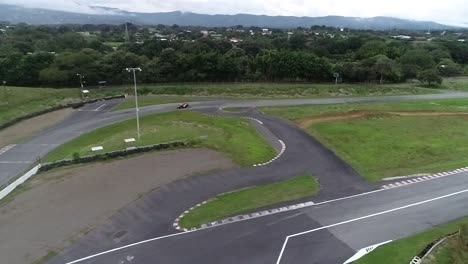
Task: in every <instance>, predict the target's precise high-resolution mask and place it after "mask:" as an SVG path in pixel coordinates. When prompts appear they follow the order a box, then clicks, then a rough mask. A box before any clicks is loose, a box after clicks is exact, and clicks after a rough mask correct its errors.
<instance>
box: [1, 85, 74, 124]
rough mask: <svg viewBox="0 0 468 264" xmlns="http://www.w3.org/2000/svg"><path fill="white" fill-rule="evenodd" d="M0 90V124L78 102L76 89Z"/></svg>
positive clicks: (10, 88) (20, 88)
mask: <svg viewBox="0 0 468 264" xmlns="http://www.w3.org/2000/svg"><path fill="white" fill-rule="evenodd" d="M7 89H8V90H7V91H5V90H3V88H0V98H1V101H0V124H4V123H6V122H8V121H11V120H13V119H15V118H18V117H22V116H25V115H28V114H31V113H34V112H39V111H42V110H45V109H47V108H50V107H54V106H57V105H60V104H66V103H71V102H75V101H78V100H79V99H80V92H79V90H78V89H50V88H24V87H7Z"/></svg>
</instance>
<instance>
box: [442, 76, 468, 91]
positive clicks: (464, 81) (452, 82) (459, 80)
mask: <svg viewBox="0 0 468 264" xmlns="http://www.w3.org/2000/svg"><path fill="white" fill-rule="evenodd" d="M442 88H445V89H451V90H459V91H468V76H463V77H452V78H445V79H444V82H443V84H442Z"/></svg>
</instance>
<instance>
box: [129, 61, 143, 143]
mask: <svg viewBox="0 0 468 264" xmlns="http://www.w3.org/2000/svg"><path fill="white" fill-rule="evenodd" d="M126 70H127V71H128V72H133V85H134V88H135V114H136V120H137V134H138V140H140V115H139V111H140V109H139V108H138V92H137V85H136V73H135V72H136V71H140V72H141V68H126Z"/></svg>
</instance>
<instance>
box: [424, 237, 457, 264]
mask: <svg viewBox="0 0 468 264" xmlns="http://www.w3.org/2000/svg"><path fill="white" fill-rule="evenodd" d="M453 241H454V238H448V239H447V240H445V241H444V242H442V244H440V245H439V246H438V247H437V248H435V249H434V251H433V252H432V253H431V255H429V256H428V257H427V258H426V260H425V262H424V263H425V264H453V261H452V247H451V243H453Z"/></svg>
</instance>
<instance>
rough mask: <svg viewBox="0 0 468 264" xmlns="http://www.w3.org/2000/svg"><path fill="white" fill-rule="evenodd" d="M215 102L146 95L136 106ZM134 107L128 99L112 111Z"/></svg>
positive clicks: (194, 98) (199, 97) (131, 100)
mask: <svg viewBox="0 0 468 264" xmlns="http://www.w3.org/2000/svg"><path fill="white" fill-rule="evenodd" d="M209 100H216V98H215V97H201V96H177V95H175V96H174V95H159V96H157V95H147V96H139V97H138V106H139V107H143V106H148V105H157V104H169V103H185V102H198V101H209ZM133 107H135V98H134V97H133V96H132V97H128V98H126V99H125V100H124V101H123V102H122V103H120V104H118V105H117V106H115V107H114V109H113V110H122V109H128V108H133Z"/></svg>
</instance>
